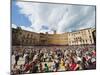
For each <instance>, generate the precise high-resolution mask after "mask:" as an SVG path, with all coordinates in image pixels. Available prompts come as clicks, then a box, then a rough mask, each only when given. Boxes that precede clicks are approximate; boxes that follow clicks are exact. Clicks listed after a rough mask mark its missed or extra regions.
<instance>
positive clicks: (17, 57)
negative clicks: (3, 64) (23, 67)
mask: <svg viewBox="0 0 100 75" xmlns="http://www.w3.org/2000/svg"><path fill="white" fill-rule="evenodd" d="M18 60H19V54H18V53H16V54H15V65H17V63H18Z"/></svg>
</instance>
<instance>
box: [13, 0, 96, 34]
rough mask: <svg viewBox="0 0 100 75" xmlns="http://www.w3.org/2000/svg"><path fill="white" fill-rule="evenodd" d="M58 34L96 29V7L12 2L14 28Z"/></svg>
mask: <svg viewBox="0 0 100 75" xmlns="http://www.w3.org/2000/svg"><path fill="white" fill-rule="evenodd" d="M18 26H20V27H21V28H22V29H24V30H28V31H33V32H49V33H52V31H53V30H56V31H57V32H58V33H62V32H71V31H75V30H79V29H84V28H90V27H95V6H84V5H68V4H51V3H49V4H48V3H35V2H19V1H13V2H12V27H13V28H16V27H18Z"/></svg>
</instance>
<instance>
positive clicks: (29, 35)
mask: <svg viewBox="0 0 100 75" xmlns="http://www.w3.org/2000/svg"><path fill="white" fill-rule="evenodd" d="M95 39H96V33H95V28H93V29H92V28H87V29H82V30H78V31H75V32H65V33H62V34H57V33H56V31H54V33H53V34H49V33H48V32H46V33H36V32H30V31H26V30H22V29H21V28H20V27H18V28H17V29H14V28H12V45H13V46H17V45H21V46H34V45H83V44H95Z"/></svg>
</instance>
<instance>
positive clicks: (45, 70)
mask: <svg viewBox="0 0 100 75" xmlns="http://www.w3.org/2000/svg"><path fill="white" fill-rule="evenodd" d="M44 66H45V67H44V72H49V67H48V65H47V64H46V63H45V64H44Z"/></svg>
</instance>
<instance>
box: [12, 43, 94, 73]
mask: <svg viewBox="0 0 100 75" xmlns="http://www.w3.org/2000/svg"><path fill="white" fill-rule="evenodd" d="M18 49H21V50H18ZM20 59H23V60H22V62H23V63H22V64H21V63H19V61H20ZM13 61H15V62H14V63H12V69H11V74H12V75H15V74H24V73H25V74H26V73H43V72H58V71H76V70H89V69H95V68H96V48H95V45H86V46H82V45H81V46H23V47H21V48H17V47H16V48H15V47H14V48H13V50H12V62H13Z"/></svg>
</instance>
